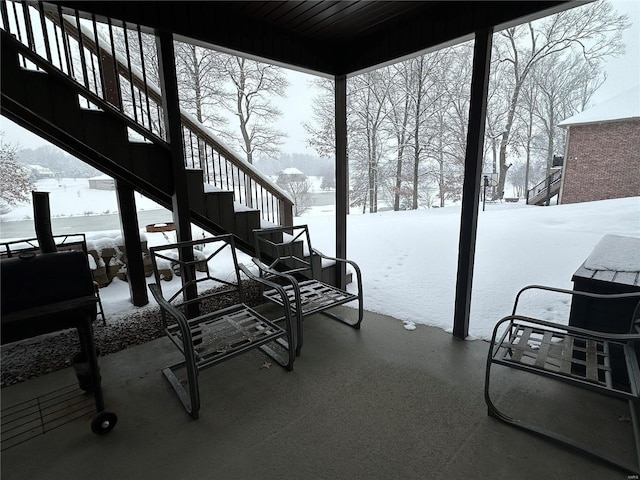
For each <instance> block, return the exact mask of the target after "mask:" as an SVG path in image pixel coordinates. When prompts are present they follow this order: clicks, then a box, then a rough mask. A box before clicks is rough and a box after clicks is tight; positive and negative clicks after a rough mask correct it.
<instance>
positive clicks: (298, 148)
mask: <svg viewBox="0 0 640 480" xmlns="http://www.w3.org/2000/svg"><path fill="white" fill-rule="evenodd" d="M612 4H613V5H614V7H615V8H616V10H617V11H618V12H619V13H625V14H627V15H628V16H629V19H630V21H631V23H632V26H631V28H629V29H627V30H626V31H625V33H624V42H625V44H626V46H627V48H626V53H625V55H623V56H621V57H618V58H612V59H610V60H609V61H608V62H607V63H606V71H607V74H608V78H607V81H606V82H605V84H604V85H603V86H602V87H601V88H600V90H599V91H598V92H597V93H596V95H595V96H594V98H593V104H598V103H600V102H602V101H604V100H607V99H609V98H611V97H613V96H615V95H616V94H617V93H619V92H621V91H624V90H628V89H629V88H631V87H633V86H636V85H638V84H640V0H612ZM288 76H289V81H290V83H291V85H290V86H289V89H288V92H287V95H288V96H287V98H286V99H281V100H278V101H277V102H275V103H276V104H277V105H278V106H279V107H280V109H281V110H282V112H283V117H282V118H281V119H280V121H278V122H277V124H276V126H277V128H279V129H280V130H283V131H285V132H287V133H288V135H289V137H288V139H287V140H286V142H285V144H284V145H283V149H282V151H283V152H284V153H314V151H313V150H312V149H310V148H308V147H307V146H306V133H305V131H304V129H303V127H302V122H304V121H309V120H310V119H311V117H312V111H311V102H312V99H313V92H312V91H310V90H311V87H310V86H309V83H308V82H309V80H310V79H312V78H313V76H312V75H308V74H304V73H299V72H295V71H289V73H288ZM0 131H3V132H5V138H4V141H5V142H8V143H17V144H19V146H20V147H22V148H36V147H39V146H41V145H46V144H47V142H46V141H45V140H43V139H41V138H40V137H38V136H37V135H34V134H32V133H30V132H29V131H27V130H24V129H23V128H21V127H20V126H18V125H16V124H14V123H13V122H11V121H10V120H8V119H6V118H5V117H4V116H0Z"/></svg>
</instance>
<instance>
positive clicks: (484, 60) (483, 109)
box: [453, 28, 493, 340]
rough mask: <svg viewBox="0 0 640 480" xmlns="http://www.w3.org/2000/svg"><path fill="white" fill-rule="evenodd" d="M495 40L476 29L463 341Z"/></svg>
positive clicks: (461, 272) (462, 257) (461, 271)
mask: <svg viewBox="0 0 640 480" xmlns="http://www.w3.org/2000/svg"><path fill="white" fill-rule="evenodd" d="M492 40H493V28H488V29H486V30H481V31H479V32H476V40H475V46H474V53H473V75H472V78H471V101H470V107H469V128H468V131H467V151H466V156H465V161H464V185H463V190H462V192H463V193H462V214H461V219H460V241H459V247H458V276H457V281H456V299H455V311H454V315H453V335H454V336H455V337H456V338H459V339H461V340H464V339H465V338H466V337H467V335H468V334H469V313H470V311H471V286H472V284H473V262H474V257H475V250H476V232H477V227H478V207H479V203H480V202H479V199H480V179H481V176H482V152H483V146H484V124H485V118H486V113H487V91H488V88H489V67H490V62H491V43H492Z"/></svg>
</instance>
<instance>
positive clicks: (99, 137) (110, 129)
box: [80, 109, 131, 168]
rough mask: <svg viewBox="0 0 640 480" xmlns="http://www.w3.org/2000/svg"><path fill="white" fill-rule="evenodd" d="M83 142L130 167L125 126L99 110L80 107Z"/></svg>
mask: <svg viewBox="0 0 640 480" xmlns="http://www.w3.org/2000/svg"><path fill="white" fill-rule="evenodd" d="M80 115H81V116H82V125H83V130H84V137H83V138H84V142H85V143H86V144H87V145H89V146H90V147H92V148H93V149H94V150H96V151H97V152H100V153H102V154H104V155H105V156H107V157H109V158H113V159H118V162H117V163H119V164H120V165H122V166H126V167H127V168H130V167H131V163H130V154H129V142H128V140H127V128H126V127H125V126H124V125H123V124H121V123H120V122H118V121H117V120H116V119H114V118H111V117H110V116H109V115H107V114H105V113H104V112H101V111H99V110H86V109H80Z"/></svg>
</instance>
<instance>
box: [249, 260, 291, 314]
mask: <svg viewBox="0 0 640 480" xmlns="http://www.w3.org/2000/svg"><path fill="white" fill-rule="evenodd" d="M251 260H252V261H253V263H254V264H255V266H256V267H258V269H259V270H260V277H261V278H262V280H265V281H267V282H269V281H268V280H267V279H265V278H264V276H263V275H262V274H263V272H266V273H268V274H269V275H272V276H274V277H278V278H282V279H283V280H285V281H286V282H287V283H289V284H291V288H293V293H294V299H295V310H296V312H297V315H298V321H299V322H301V321H302V304H301V301H300V297H301V295H300V285H298V281H297V280H296V278H295V277H294V276H293V275H289V274H287V273H283V272H279V271H277V270H275V269H273V268H271V267H269V266H268V265H265V264H264V263H263V262H261V261H260V259H259V258H258V257H253V258H252V259H251ZM243 271H244V270H243ZM247 271H248V269H247ZM269 284H270V285H273V286H274V287H277V290H278V293H279V294H280V295H283V294H284V296H285V297H287V294H286V292H285V291H284V289H283V288H282V287H281V286H280V285H278V284H276V283H275V282H269ZM290 304H291V302H290V301H289V300H288V297H287V305H289V306H290Z"/></svg>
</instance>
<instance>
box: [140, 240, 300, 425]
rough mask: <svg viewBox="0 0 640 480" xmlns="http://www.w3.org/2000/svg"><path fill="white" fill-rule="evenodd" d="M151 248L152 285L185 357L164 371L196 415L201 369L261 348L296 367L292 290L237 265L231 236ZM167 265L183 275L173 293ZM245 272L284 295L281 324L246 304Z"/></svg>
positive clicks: (168, 328)
mask: <svg viewBox="0 0 640 480" xmlns="http://www.w3.org/2000/svg"><path fill="white" fill-rule="evenodd" d="M150 253H151V260H152V264H153V271H154V275H155V282H156V283H153V284H150V285H149V289H150V290H151V293H152V294H153V296H154V298H155V299H156V301H157V302H158V304H159V305H160V308H161V312H162V323H163V327H164V330H165V332H166V334H167V335H168V337H169V338H170V339H171V341H172V342H173V343H174V344H175V345H176V347H178V349H179V350H180V352H181V353H182V355H183V356H184V359H183V360H182V361H181V362H179V363H177V364H175V365H172V366H170V367H167V368H165V369H163V370H162V373H163V374H164V376H165V377H166V378H167V380H168V381H169V383H170V384H171V386H172V387H173V389H174V390H175V391H176V393H177V394H178V397H179V398H180V400H181V401H182V404H183V405H184V408H185V409H186V411H187V413H189V415H191V417H193V418H194V419H196V418H198V415H199V414H198V412H199V409H200V393H199V386H198V373H199V372H200V371H201V370H203V369H205V368H207V367H211V366H213V365H217V364H219V363H221V362H223V361H225V360H229V359H231V358H233V357H235V356H237V355H240V354H242V353H245V352H248V351H250V350H253V349H259V350H261V351H262V352H264V353H265V354H267V355H268V356H269V357H271V358H272V359H273V360H275V361H276V362H277V363H278V364H280V365H281V366H283V367H285V368H286V369H287V370H292V369H293V362H294V359H295V353H294V350H293V348H289V345H293V327H292V316H291V313H290V312H291V309H290V306H289V300H288V298H287V295H286V294H285V292H284V290H283V289H282V287H280V286H279V285H276V284H274V283H272V282H270V281H268V280H265V279H262V278H259V277H257V276H255V275H254V274H253V273H251V272H250V271H249V270H248V269H247V268H246V267H245V266H244V265H241V264H238V260H237V256H236V250H235V246H234V241H233V236H232V235H220V236H217V237H213V238H207V239H201V240H194V241H189V242H179V243H174V244H170V245H162V246H157V247H152V248H151V249H150ZM190 257H191V258H190ZM167 266H169V268H171V269H172V270H173V271H174V273H176V275H177V277H178V278H176V277H174V280H173V282H171V284H179V285H178V288H177V289H176V288H175V287H173V288H172V289H173V290H174V291H173V292H171V293H169V287H168V286H165V287H164V288H163V286H162V283H161V273H160V272H161V271H164V270H166V268H167ZM229 272H230V273H229ZM241 273H242V274H244V275H245V276H246V277H248V278H249V279H251V280H254V281H257V282H259V283H260V284H261V285H263V286H265V287H266V288H270V289H272V290H273V291H274V292H275V295H281V302H282V305H283V308H282V310H283V311H282V316H281V318H282V320H283V321H282V322H279V324H276V323H275V322H273V321H271V320H268V319H267V318H266V317H264V316H263V315H261V314H260V313H258V312H257V311H256V310H255V309H253V308H251V307H249V306H247V305H246V304H245V303H244V293H243V285H242V281H241ZM165 283H166V282H165ZM167 285H169V284H167ZM163 290H164V291H163ZM229 304H231V306H229ZM181 368H185V369H186V380H187V383H188V387H187V389H185V386H184V385H183V383H181V380H180V378H179V377H178V374H177V373H176V372H177V370H178V369H181Z"/></svg>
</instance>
